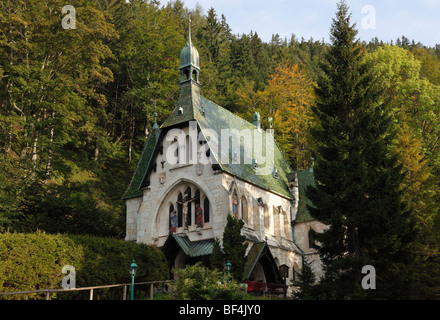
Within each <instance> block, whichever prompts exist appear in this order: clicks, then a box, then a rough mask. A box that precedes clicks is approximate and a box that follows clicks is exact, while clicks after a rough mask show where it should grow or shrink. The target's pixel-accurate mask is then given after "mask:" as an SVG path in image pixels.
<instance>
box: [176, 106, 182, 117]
mask: <svg viewBox="0 0 440 320" xmlns="http://www.w3.org/2000/svg"><path fill="white" fill-rule="evenodd" d="M182 114H183V108H182V107H179V110H178V111H177V115H178V116H181V115H182Z"/></svg>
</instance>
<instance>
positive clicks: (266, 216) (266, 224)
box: [264, 205, 270, 231]
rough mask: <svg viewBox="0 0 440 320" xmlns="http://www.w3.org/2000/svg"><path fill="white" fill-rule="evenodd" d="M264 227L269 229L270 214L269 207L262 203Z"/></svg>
mask: <svg viewBox="0 0 440 320" xmlns="http://www.w3.org/2000/svg"><path fill="white" fill-rule="evenodd" d="M264 227H265V228H266V229H267V231H269V229H270V216H269V208H268V207H267V205H264Z"/></svg>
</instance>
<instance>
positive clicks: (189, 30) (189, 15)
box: [188, 12, 191, 46]
mask: <svg viewBox="0 0 440 320" xmlns="http://www.w3.org/2000/svg"><path fill="white" fill-rule="evenodd" d="M188 44H189V45H190V46H191V12H189V13H188Z"/></svg>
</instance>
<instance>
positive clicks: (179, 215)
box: [177, 192, 183, 228]
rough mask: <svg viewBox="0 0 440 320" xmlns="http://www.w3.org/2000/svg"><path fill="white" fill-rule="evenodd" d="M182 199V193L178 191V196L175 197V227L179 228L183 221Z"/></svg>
mask: <svg viewBox="0 0 440 320" xmlns="http://www.w3.org/2000/svg"><path fill="white" fill-rule="evenodd" d="M182 200H183V197H182V193H181V192H179V196H178V197H177V201H178V203H177V227H178V228H180V227H181V226H182V225H183V223H182V221H183V219H182V215H183V204H182Z"/></svg>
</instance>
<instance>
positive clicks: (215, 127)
mask: <svg viewBox="0 0 440 320" xmlns="http://www.w3.org/2000/svg"><path fill="white" fill-rule="evenodd" d="M187 46H188V48H192V43H191V36H190V35H189V39H188V43H187ZM194 49H195V48H194ZM191 50H192V49H191ZM182 52H183V53H185V52H186V51H185V48H184V50H182ZM190 53H191V54H190V57H191V59H192V53H193V52H192V51H190ZM182 59H185V57H182V56H181V67H182V66H183V65H184V64H185V63H187V62H185V61H182ZM190 64H191V65H192V66H193V64H192V62H191V61H190ZM196 66H198V54H197V63H196ZM190 68H191V67H190ZM257 118H258V117H257ZM191 120H196V121H197V123H198V126H199V128H200V130H201V131H202V132H203V134H204V135H205V137H207V136H209V132H215V133H216V135H217V137H218V138H219V139H218V140H219V141H218V145H217V146H216V145H215V143H214V140H215V139H213V140H209V141H208V146H209V148H210V150H211V152H212V155H213V157H214V160H215V161H216V162H217V163H218V164H219V165H220V169H221V170H223V171H224V172H227V173H229V174H231V175H233V176H236V177H237V178H240V179H242V180H245V181H247V182H249V183H252V184H254V185H256V186H258V187H261V188H263V189H266V190H269V191H272V192H274V193H276V194H279V195H281V196H284V197H286V198H288V199H292V195H291V194H290V192H289V189H288V181H287V175H288V174H289V173H290V172H292V170H291V168H290V166H289V164H288V162H287V160H286V159H285V157H284V155H283V154H282V151H281V149H280V148H279V146H278V144H277V143H276V141H275V140H274V138H273V136H272V135H271V134H269V133H268V132H266V131H265V130H261V129H258V130H257V127H259V121H258V123H257V127H256V126H255V125H254V124H252V123H250V122H248V121H246V120H244V119H242V118H240V117H238V116H237V115H235V114H233V113H231V112H229V111H228V110H226V109H224V108H222V107H221V106H219V105H217V104H215V103H214V102H212V101H210V100H208V99H206V98H204V97H203V96H201V95H200V85H199V84H198V83H197V79H195V80H194V79H192V78H190V79H188V80H186V81H184V82H181V83H180V96H179V100H178V102H177V104H176V106H175V108H174V110H173V111H172V112H171V114H170V116H169V117H168V118H167V119H166V120H165V121H164V123H163V124H162V126H161V133H162V135H164V134H165V133H166V132H167V129H168V128H171V127H173V126H177V125H181V124H184V123H187V122H188V121H191ZM257 120H258V119H256V120H255V121H257ZM224 130H226V131H227V132H228V134H230V136H231V138H230V139H231V140H232V141H236V142H237V145H238V144H239V145H240V147H239V148H238V149H237V150H239V152H238V153H239V154H240V158H238V154H236V153H237V152H233V151H232V146H231V144H230V145H229V147H228V148H226V150H229V151H226V152H228V153H229V155H228V156H227V161H223V162H222V161H221V160H222V158H225V157H222V156H221V155H220V154H219V152H220V150H222V146H221V136H222V134H223V132H224ZM153 132H160V131H159V130H154V131H153ZM243 133H248V135H247V137H248V139H244V138H240V137H241V136H242V135H241V134H243ZM150 136H151V135H150ZM150 136H149V137H148V139H147V142H146V144H145V147H144V150H143V152H142V155H141V158H140V159H139V163H138V164H137V167H136V170H135V173H134V175H133V179H132V181H131V183H130V186H129V188H128V190H127V192H126V193H125V194H124V197H123V198H124V199H127V198H131V197H137V196H140V195H142V192H141V190H140V189H141V186H142V183H143V180H144V178H145V177H146V174H147V173H148V170H149V167H150V166H151V162H152V158H153V156H154V150H155V149H156V143H157V142H156V141H157V139H154V138H151V137H150ZM156 137H157V135H156ZM249 137H250V139H249ZM256 141H261V143H262V147H259V148H258V147H256V146H255V147H254V148H253V145H254V144H255V142H256ZM266 142H271V143H272V145H273V149H272V150H270V149H269V150H268V152H269V153H268V155H266V154H265V153H266ZM227 143H229V141H228V142H227ZM267 145H269V146H270V145H271V144H267ZM216 147H217V148H216ZM253 150H254V151H255V152H256V154H253ZM233 153H234V154H233ZM244 153H246V154H247V155H248V158H247V159H244V157H243V154H244ZM272 155H273V156H272ZM235 156H236V157H237V158H238V159H237V158H235V159H237V160H236V161H234V160H235V159H233V157H235ZM254 159H257V160H258V168H255V166H254V163H255V162H254ZM223 160H225V159H223ZM234 162H236V163H234ZM237 162H238V163H237ZM262 171H264V172H262ZM275 171H276V174H274V172H275ZM260 173H263V174H260Z"/></svg>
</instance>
